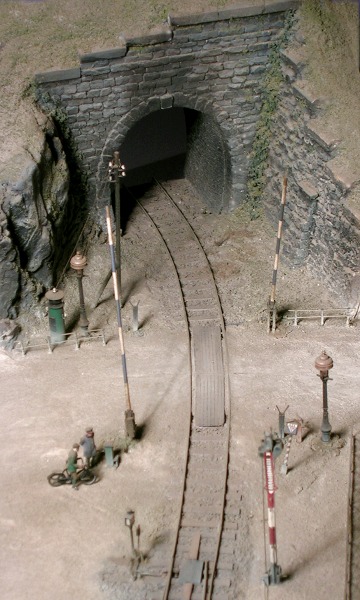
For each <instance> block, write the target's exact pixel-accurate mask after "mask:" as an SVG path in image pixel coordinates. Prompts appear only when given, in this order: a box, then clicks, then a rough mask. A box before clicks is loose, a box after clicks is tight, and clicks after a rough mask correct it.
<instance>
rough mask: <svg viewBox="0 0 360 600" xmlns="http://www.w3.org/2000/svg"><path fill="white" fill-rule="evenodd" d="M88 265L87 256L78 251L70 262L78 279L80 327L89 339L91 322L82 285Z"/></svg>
mask: <svg viewBox="0 0 360 600" xmlns="http://www.w3.org/2000/svg"><path fill="white" fill-rule="evenodd" d="M86 264H87V262H86V256H85V255H83V254H81V252H80V250H77V251H76V254H75V255H74V256H73V257H72V259H71V260H70V266H71V268H72V269H74V271H75V272H76V277H77V281H78V288H79V300H80V321H79V325H80V329H81V331H82V334H83V335H84V336H86V337H87V336H88V335H89V321H88V319H87V316H86V310H85V299H84V290H83V284H82V279H83V276H84V271H83V269H84V267H86Z"/></svg>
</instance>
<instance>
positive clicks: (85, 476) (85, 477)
mask: <svg viewBox="0 0 360 600" xmlns="http://www.w3.org/2000/svg"><path fill="white" fill-rule="evenodd" d="M79 481H81V483H85V485H92V484H93V483H95V482H96V481H97V477H96V475H95V474H94V473H92V472H91V471H87V470H86V469H85V470H84V471H82V472H81V473H80V475H79Z"/></svg>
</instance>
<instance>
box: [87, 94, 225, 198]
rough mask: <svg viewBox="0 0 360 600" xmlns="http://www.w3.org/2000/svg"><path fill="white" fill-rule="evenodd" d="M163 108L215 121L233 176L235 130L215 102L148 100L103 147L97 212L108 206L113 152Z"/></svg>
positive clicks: (120, 123) (182, 97) (119, 124)
mask: <svg viewBox="0 0 360 600" xmlns="http://www.w3.org/2000/svg"><path fill="white" fill-rule="evenodd" d="M163 108H188V109H191V110H195V111H198V112H200V113H204V114H206V115H208V116H210V117H211V118H213V119H214V121H215V123H216V124H217V125H218V127H219V129H220V131H221V133H222V145H223V148H222V150H223V152H224V156H226V157H227V162H228V163H229V172H231V167H230V164H231V152H230V144H229V141H230V140H231V138H232V131H233V128H232V127H231V126H230V124H229V122H228V119H229V115H228V113H227V112H226V111H224V110H223V109H222V107H221V106H220V105H218V104H217V103H215V102H210V101H206V100H203V99H199V98H197V97H196V96H194V97H190V96H186V95H184V94H181V93H175V94H173V95H170V94H167V95H165V96H158V97H152V98H149V99H148V100H147V101H146V102H144V101H140V102H139V104H138V105H136V106H134V107H133V108H132V109H131V110H129V111H127V112H126V114H124V115H123V116H122V117H120V119H119V120H118V121H117V123H116V124H115V125H114V127H113V128H112V130H111V131H110V133H109V135H108V136H107V139H106V141H105V143H104V146H103V149H102V152H101V156H100V160H99V163H98V168H97V175H96V198H97V205H98V209H99V208H102V207H104V206H105V204H106V203H107V202H108V197H109V193H108V181H107V174H108V166H109V161H110V160H111V158H112V156H113V153H114V150H117V149H119V148H120V147H121V144H122V142H123V141H124V139H125V137H126V135H127V134H128V132H129V131H130V129H131V128H132V127H133V126H134V125H135V123H137V122H138V121H140V120H141V119H143V118H144V117H146V116H148V115H149V114H151V113H153V112H156V111H158V110H162V109H163Z"/></svg>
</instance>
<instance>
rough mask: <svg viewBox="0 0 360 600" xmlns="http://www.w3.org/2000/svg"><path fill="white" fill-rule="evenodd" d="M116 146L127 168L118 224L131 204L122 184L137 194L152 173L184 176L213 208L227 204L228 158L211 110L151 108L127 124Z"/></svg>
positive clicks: (162, 178)
mask: <svg viewBox="0 0 360 600" xmlns="http://www.w3.org/2000/svg"><path fill="white" fill-rule="evenodd" d="M119 151H120V157H121V162H122V163H123V164H124V165H125V168H126V177H125V178H124V180H123V181H122V187H123V192H122V193H123V198H122V217H121V220H122V224H123V221H124V222H125V220H126V215H127V217H128V216H129V214H130V213H131V205H132V204H133V201H131V199H130V195H129V194H125V193H124V188H125V187H126V188H128V189H129V190H132V194H134V195H138V194H140V195H142V193H144V191H145V190H144V188H143V187H142V186H145V188H147V187H148V186H149V185H152V183H153V179H154V178H156V179H158V180H159V181H166V180H169V179H182V178H185V177H186V178H187V179H188V180H189V181H190V183H191V184H192V185H193V186H194V188H195V190H196V191H197V192H198V194H199V195H200V197H201V198H202V199H203V201H204V203H205V204H206V205H207V206H208V207H209V208H210V209H211V210H212V211H213V212H215V213H219V212H221V211H222V210H223V209H224V208H225V209H226V208H227V203H228V201H229V197H230V189H231V168H230V159H229V154H228V150H227V148H226V144H225V142H224V139H223V134H222V132H221V129H220V127H219V125H218V124H217V123H216V121H215V120H214V118H213V116H211V115H210V114H205V113H202V112H199V111H197V110H193V109H189V108H183V107H175V108H170V109H164V110H158V111H154V112H152V113H150V114H148V115H147V116H146V117H144V118H142V119H141V120H139V121H137V122H136V123H135V124H134V125H133V126H132V127H131V128H130V130H129V131H128V133H127V135H126V136H125V138H124V141H123V143H122V144H121V147H120V149H119ZM125 203H126V206H124V205H125Z"/></svg>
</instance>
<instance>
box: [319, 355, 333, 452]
mask: <svg viewBox="0 0 360 600" xmlns="http://www.w3.org/2000/svg"><path fill="white" fill-rule="evenodd" d="M333 366H334V363H333V359H332V358H331V356H328V354H326V352H325V350H323V351H322V353H321V354H320V356H318V357H317V359H316V360H315V369H318V370H319V371H320V373H319V374H318V377H320V379H321V381H322V388H323V419H322V423H321V440H322V441H323V442H325V443H328V442H330V436H331V425H330V422H329V411H328V399H327V382H328V381H329V379H330V378H329V369H332V368H333Z"/></svg>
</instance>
